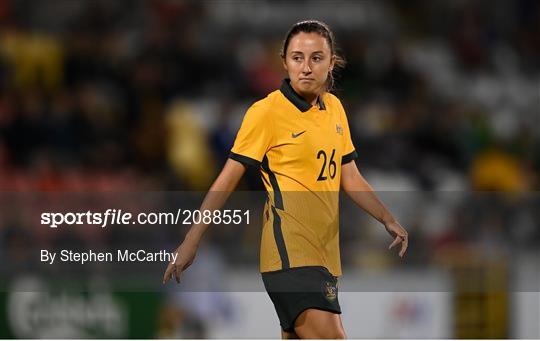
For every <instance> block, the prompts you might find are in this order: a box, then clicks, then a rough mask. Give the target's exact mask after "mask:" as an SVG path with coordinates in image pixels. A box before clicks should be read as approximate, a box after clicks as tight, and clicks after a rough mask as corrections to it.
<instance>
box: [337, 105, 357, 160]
mask: <svg viewBox="0 0 540 341" xmlns="http://www.w3.org/2000/svg"><path fill="white" fill-rule="evenodd" d="M340 104H341V103H340ZM341 122H342V123H343V143H344V146H343V154H342V157H341V164H342V165H344V164H347V163H349V162H351V161H352V160H354V159H356V158H357V157H358V154H357V153H356V149H355V148H354V145H353V142H352V138H351V131H350V130H349V122H348V120H347V115H346V114H345V110H344V109H343V107H342V106H341Z"/></svg>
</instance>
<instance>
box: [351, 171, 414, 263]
mask: <svg viewBox="0 0 540 341" xmlns="http://www.w3.org/2000/svg"><path fill="white" fill-rule="evenodd" d="M341 187H342V188H343V190H344V191H345V192H346V193H347V195H348V196H349V197H350V198H351V199H352V200H353V201H354V202H355V203H356V204H357V205H358V206H359V207H360V208H362V209H363V210H364V211H366V212H367V213H368V214H370V215H371V216H372V217H373V218H375V219H377V220H378V221H379V222H381V223H382V224H383V225H384V227H385V228H386V231H388V233H389V234H390V235H391V236H392V237H394V241H393V242H392V244H390V246H389V247H388V249H391V248H393V247H394V246H396V245H398V244H401V250H400V251H399V256H400V257H403V255H405V251H407V246H408V243H409V239H408V234H407V231H406V230H405V229H404V228H403V226H401V225H400V224H399V222H398V221H397V220H396V219H395V218H394V216H393V215H392V213H391V212H390V211H389V210H388V208H386V206H384V204H383V203H382V202H381V200H379V198H378V197H377V195H376V194H375V192H374V191H373V188H372V187H371V186H370V184H369V183H368V182H367V181H366V179H364V177H363V176H362V175H361V174H360V171H359V170H358V167H357V166H356V162H354V161H350V162H348V163H346V164H344V165H342V166H341Z"/></svg>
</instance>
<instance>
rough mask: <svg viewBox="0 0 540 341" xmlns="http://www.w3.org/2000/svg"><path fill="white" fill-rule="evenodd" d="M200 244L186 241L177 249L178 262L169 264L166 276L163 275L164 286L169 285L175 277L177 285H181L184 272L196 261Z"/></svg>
mask: <svg viewBox="0 0 540 341" xmlns="http://www.w3.org/2000/svg"><path fill="white" fill-rule="evenodd" d="M197 247H198V244H197V243H195V242H193V241H191V240H189V239H185V240H184V241H183V242H182V244H180V246H179V247H178V248H177V249H176V251H175V254H176V255H177V256H176V261H173V262H171V263H169V265H168V266H167V270H165V274H164V275H163V284H165V283H167V282H168V281H169V280H170V279H171V278H172V277H173V276H174V278H175V279H176V283H180V277H181V275H182V272H183V271H184V270H185V269H187V268H188V267H189V266H190V265H191V264H192V263H193V260H194V259H195V255H196V254H197Z"/></svg>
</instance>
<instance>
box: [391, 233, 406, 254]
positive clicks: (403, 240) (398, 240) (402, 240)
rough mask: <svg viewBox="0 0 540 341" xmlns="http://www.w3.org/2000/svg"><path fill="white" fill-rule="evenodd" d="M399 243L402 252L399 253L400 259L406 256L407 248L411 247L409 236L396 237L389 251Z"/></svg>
mask: <svg viewBox="0 0 540 341" xmlns="http://www.w3.org/2000/svg"><path fill="white" fill-rule="evenodd" d="M399 243H401V250H400V251H399V257H401V258H403V256H404V255H405V252H406V251H407V248H408V247H409V237H408V235H407V234H403V235H398V236H396V238H395V239H394V241H393V242H392V244H390V246H389V247H388V250H390V249H391V248H393V247H394V246H396V245H398V244H399Z"/></svg>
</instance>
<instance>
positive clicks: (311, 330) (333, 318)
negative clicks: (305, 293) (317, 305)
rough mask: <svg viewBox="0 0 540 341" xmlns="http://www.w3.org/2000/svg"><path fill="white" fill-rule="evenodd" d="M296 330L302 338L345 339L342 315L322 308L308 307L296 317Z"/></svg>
mask: <svg viewBox="0 0 540 341" xmlns="http://www.w3.org/2000/svg"><path fill="white" fill-rule="evenodd" d="M294 331H295V332H296V334H297V335H298V336H299V337H300V338H301V339H345V338H346V337H347V336H346V335H345V330H344V329H343V324H342V323H341V316H340V315H339V314H336V313H332V312H329V311H325V310H320V309H306V310H304V311H303V312H302V313H301V314H300V315H299V316H298V318H297V319H296V321H295V324H294Z"/></svg>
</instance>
